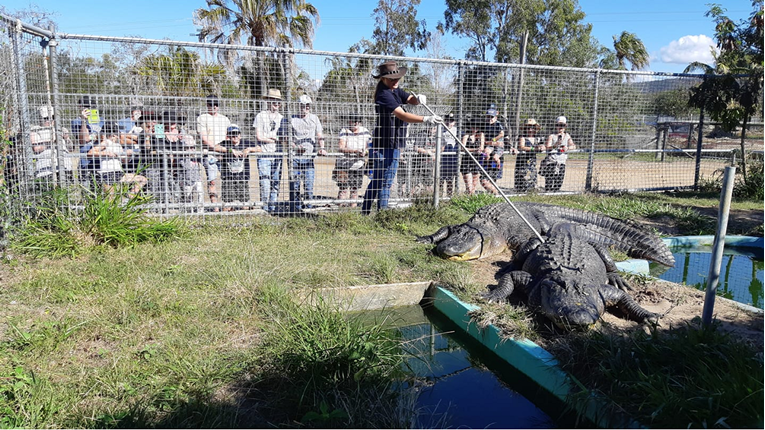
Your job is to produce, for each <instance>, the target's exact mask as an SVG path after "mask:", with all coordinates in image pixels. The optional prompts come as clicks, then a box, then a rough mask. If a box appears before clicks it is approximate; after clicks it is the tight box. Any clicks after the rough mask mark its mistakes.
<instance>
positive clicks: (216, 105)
mask: <svg viewBox="0 0 765 430" xmlns="http://www.w3.org/2000/svg"><path fill="white" fill-rule="evenodd" d="M219 110H220V101H219V100H218V97H216V96H214V95H210V96H207V113H203V114H202V115H199V116H198V117H197V133H198V134H199V138H200V139H201V140H202V144H203V146H205V147H207V149H208V150H209V151H210V152H211V153H212V152H213V151H214V150H215V149H214V148H215V146H216V145H218V144H219V143H221V142H223V141H224V140H226V129H228V127H229V126H230V125H231V121H230V120H229V119H228V118H227V117H226V116H225V115H223V114H221V113H220V112H219ZM205 167H207V193H208V195H209V196H210V203H218V191H217V183H216V181H215V180H216V179H217V178H218V173H219V169H218V158H217V157H215V156H214V155H208V156H207V158H206V159H205ZM213 210H214V211H215V212H218V210H219V208H214V209H213Z"/></svg>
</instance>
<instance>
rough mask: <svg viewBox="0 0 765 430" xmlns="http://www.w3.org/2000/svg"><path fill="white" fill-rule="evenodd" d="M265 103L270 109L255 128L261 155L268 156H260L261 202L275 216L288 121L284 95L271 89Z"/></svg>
mask: <svg viewBox="0 0 765 430" xmlns="http://www.w3.org/2000/svg"><path fill="white" fill-rule="evenodd" d="M263 100H264V101H265V103H266V109H264V110H262V111H261V112H260V113H258V114H257V115H256V116H255V121H254V122H253V124H252V126H253V128H255V139H257V141H258V145H260V149H261V152H263V154H265V155H261V156H260V157H258V176H259V180H260V203H261V204H262V205H263V206H262V207H263V210H264V211H266V212H268V213H274V212H275V211H276V200H277V198H278V196H279V183H280V179H281V174H282V148H281V145H280V143H279V128H280V127H281V124H282V119H283V118H284V115H282V114H281V113H280V112H279V110H281V108H282V92H281V91H279V90H278V89H276V88H269V89H268V92H267V93H266V95H264V96H263Z"/></svg>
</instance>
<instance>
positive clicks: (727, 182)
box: [701, 166, 736, 327]
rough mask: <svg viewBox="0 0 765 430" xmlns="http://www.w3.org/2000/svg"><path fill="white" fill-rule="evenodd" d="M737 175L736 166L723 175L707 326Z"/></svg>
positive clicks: (709, 280) (707, 297)
mask: <svg viewBox="0 0 765 430" xmlns="http://www.w3.org/2000/svg"><path fill="white" fill-rule="evenodd" d="M735 177H736V168H735V167H734V166H728V167H726V168H725V176H723V189H722V191H721V192H720V209H719V210H718V212H717V232H716V233H715V241H714V245H712V261H711V262H710V263H709V276H708V277H707V291H706V295H705V296H704V309H703V310H702V313H701V323H702V324H703V325H704V326H705V327H706V326H708V325H709V324H710V323H711V322H712V313H713V311H714V308H715V297H716V296H717V284H718V283H719V280H720V267H721V266H722V257H723V249H724V248H725V233H726V232H727V230H728V214H729V213H730V202H731V198H732V196H733V182H734V179H735Z"/></svg>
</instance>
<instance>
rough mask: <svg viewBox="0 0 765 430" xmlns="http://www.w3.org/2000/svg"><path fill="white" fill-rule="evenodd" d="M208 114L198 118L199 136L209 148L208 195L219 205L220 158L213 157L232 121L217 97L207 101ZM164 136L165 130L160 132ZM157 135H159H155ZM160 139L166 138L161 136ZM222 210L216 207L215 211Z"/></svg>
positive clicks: (207, 162)
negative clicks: (222, 109) (221, 110)
mask: <svg viewBox="0 0 765 430" xmlns="http://www.w3.org/2000/svg"><path fill="white" fill-rule="evenodd" d="M206 105H207V112H205V113H203V114H201V115H199V116H198V117H197V134H199V138H200V139H201V140H202V146H203V147H204V148H207V150H208V151H209V154H208V155H207V157H206V158H205V167H206V168H207V195H208V196H210V203H218V187H217V182H216V179H217V178H218V174H219V173H220V169H219V167H218V158H217V157H216V156H215V155H213V153H214V152H215V146H216V145H218V144H219V143H221V142H223V141H224V140H226V129H228V126H230V125H231V121H230V120H229V119H228V117H226V116H225V115H223V114H221V113H220V100H218V97H217V96H215V95H212V94H211V95H209V96H207V99H206ZM160 131H162V133H163V134H164V130H160ZM155 134H157V133H155ZM158 137H159V138H162V137H164V136H162V135H160V136H158ZM219 210H220V209H219V208H218V207H214V208H213V211H214V212H218V211H219Z"/></svg>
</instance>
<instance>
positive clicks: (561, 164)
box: [539, 116, 576, 192]
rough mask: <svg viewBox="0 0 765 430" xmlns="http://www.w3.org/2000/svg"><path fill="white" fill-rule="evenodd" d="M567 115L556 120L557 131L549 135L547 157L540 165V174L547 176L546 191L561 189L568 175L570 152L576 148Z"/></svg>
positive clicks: (546, 145)
mask: <svg viewBox="0 0 765 430" xmlns="http://www.w3.org/2000/svg"><path fill="white" fill-rule="evenodd" d="M566 122H567V121H566V117H565V116H559V117H558V118H557V119H556V120H555V130H556V132H555V133H553V134H551V135H549V136H547V143H546V144H545V147H546V148H547V157H545V159H544V160H542V164H541V165H540V166H539V171H540V173H539V174H540V175H542V176H544V177H545V191H547V192H556V191H560V189H561V187H562V186H563V178H564V176H566V161H567V160H568V152H569V151H571V150H574V149H576V145H574V141H573V140H572V139H571V135H570V134H568V133H567V132H566Z"/></svg>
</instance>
